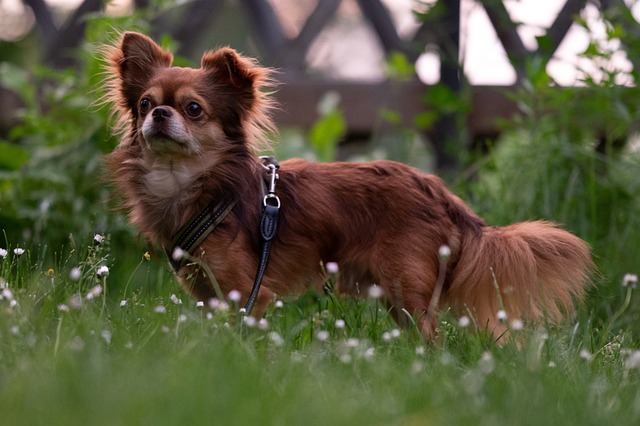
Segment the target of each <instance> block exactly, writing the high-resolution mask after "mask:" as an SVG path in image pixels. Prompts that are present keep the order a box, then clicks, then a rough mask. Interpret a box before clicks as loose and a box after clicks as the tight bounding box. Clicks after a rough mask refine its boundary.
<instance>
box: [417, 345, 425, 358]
mask: <svg viewBox="0 0 640 426" xmlns="http://www.w3.org/2000/svg"><path fill="white" fill-rule="evenodd" d="M424 354H425V349H424V346H418V347H416V355H418V356H423V355H424Z"/></svg>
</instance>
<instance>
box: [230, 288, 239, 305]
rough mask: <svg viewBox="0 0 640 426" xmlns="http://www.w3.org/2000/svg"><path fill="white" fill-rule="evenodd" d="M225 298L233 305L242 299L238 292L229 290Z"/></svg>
mask: <svg viewBox="0 0 640 426" xmlns="http://www.w3.org/2000/svg"><path fill="white" fill-rule="evenodd" d="M227 297H228V298H229V300H230V301H232V302H234V303H240V298H241V297H242V295H241V294H240V292H239V291H238V290H231V291H230V292H229V294H227Z"/></svg>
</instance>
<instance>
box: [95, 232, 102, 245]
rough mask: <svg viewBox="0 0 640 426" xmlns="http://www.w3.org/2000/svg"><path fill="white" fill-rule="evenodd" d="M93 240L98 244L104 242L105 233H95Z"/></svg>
mask: <svg viewBox="0 0 640 426" xmlns="http://www.w3.org/2000/svg"><path fill="white" fill-rule="evenodd" d="M93 242H94V243H96V244H102V243H103V242H104V235H100V234H96V235H94V236H93Z"/></svg>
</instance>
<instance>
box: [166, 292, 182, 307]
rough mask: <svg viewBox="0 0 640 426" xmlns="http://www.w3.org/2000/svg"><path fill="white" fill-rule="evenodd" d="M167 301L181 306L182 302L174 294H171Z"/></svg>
mask: <svg viewBox="0 0 640 426" xmlns="http://www.w3.org/2000/svg"><path fill="white" fill-rule="evenodd" d="M169 299H170V300H171V301H172V302H173V304H174V305H182V300H181V299H179V298H178V296H176V295H175V294H173V293H171V296H169Z"/></svg>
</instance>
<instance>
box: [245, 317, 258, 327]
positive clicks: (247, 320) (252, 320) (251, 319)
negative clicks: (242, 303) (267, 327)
mask: <svg viewBox="0 0 640 426" xmlns="http://www.w3.org/2000/svg"><path fill="white" fill-rule="evenodd" d="M242 320H243V321H244V324H245V325H246V326H247V327H249V328H253V327H255V326H256V322H257V321H256V319H255V318H254V317H252V316H251V315H249V316H246V317H242Z"/></svg>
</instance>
